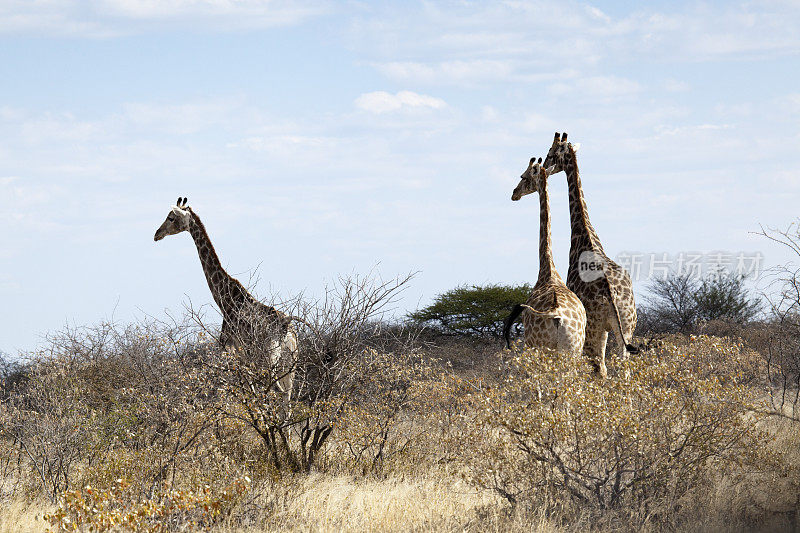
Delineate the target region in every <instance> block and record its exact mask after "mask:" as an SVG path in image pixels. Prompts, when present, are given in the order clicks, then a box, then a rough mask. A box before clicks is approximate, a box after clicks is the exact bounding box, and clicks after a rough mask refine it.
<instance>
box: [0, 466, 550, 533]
mask: <svg viewBox="0 0 800 533" xmlns="http://www.w3.org/2000/svg"><path fill="white" fill-rule="evenodd" d="M295 481H296V484H293V483H291V482H289V483H281V484H280V485H275V484H269V483H268V484H265V485H264V486H262V487H260V488H259V489H256V490H254V491H253V493H251V494H250V495H249V498H248V499H247V500H248V502H247V503H245V504H242V506H243V507H245V508H247V507H250V508H251V509H252V510H253V511H252V512H251V513H250V517H249V520H248V522H249V523H248V524H247V525H242V524H238V525H234V524H230V523H229V524H222V525H221V526H219V527H217V528H215V531H220V532H225V533H246V532H255V531H314V532H333V531H337V532H339V531H342V532H348V531H375V532H394V531H397V532H400V531H402V532H406V531H481V532H484V531H485V532H492V531H495V532H505V531H528V532H541V533H555V532H558V531H562V530H561V529H560V528H558V527H557V526H554V525H552V524H550V523H549V522H548V521H547V519H546V518H544V517H543V516H541V515H539V516H535V517H533V519H532V520H531V517H520V516H516V515H514V514H513V513H510V512H509V509H508V508H507V506H505V505H504V504H503V503H502V502H500V501H499V500H498V499H497V498H496V497H494V496H492V495H491V494H490V493H488V492H485V491H478V490H476V489H475V488H474V487H471V486H469V485H468V484H466V483H464V482H463V481H461V480H460V479H457V478H453V477H448V476H447V475H440V474H433V475H430V476H428V477H426V478H413V479H406V478H402V479H401V478H390V479H385V480H370V479H360V480H356V479H353V478H349V477H345V476H328V475H324V474H314V475H311V476H308V477H305V478H297V479H296V480H295ZM51 508H52V506H50V505H46V504H27V503H24V502H23V501H22V500H12V501H9V502H4V505H3V508H2V512H0V533H23V532H39V531H43V530H44V529H45V528H46V527H47V524H46V523H45V522H44V521H43V520H42V519H41V516H42V514H43V513H45V512H47V511H49V510H51ZM240 511H241V510H240ZM244 512H245V514H247V512H246V510H245V511H244Z"/></svg>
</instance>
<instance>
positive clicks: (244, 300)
mask: <svg viewBox="0 0 800 533" xmlns="http://www.w3.org/2000/svg"><path fill="white" fill-rule="evenodd" d="M187 202H188V199H187V198H178V203H177V205H175V206H173V207H172V209H170V212H169V213H168V214H167V218H166V220H164V223H163V224H161V227H159V228H158V230H156V234H155V236H154V237H153V240H154V241H160V240H161V239H163V238H164V237H166V236H168V235H176V234H178V233H181V232H183V231H188V232H189V234H190V235H191V236H192V239H193V240H194V244H195V246H196V247H197V254H198V255H199V256H200V264H201V265H202V267H203V273H204V274H205V276H206V281H207V282H208V288H209V289H211V295H212V296H213V297H214V301H215V302H216V304H217V306H219V309H220V311H221V313H222V330H221V332H220V336H219V344H220V345H221V346H222V347H223V348H224V349H226V350H235V349H238V348H241V347H243V346H244V345H247V344H254V345H255V346H258V347H263V346H267V350H268V351H269V356H270V359H271V361H272V366H273V368H275V369H276V372H277V373H278V376H276V378H277V379H276V384H275V388H276V389H277V390H278V391H280V392H281V393H283V394H285V395H286V397H287V401H288V400H291V392H292V385H293V382H294V368H293V367H294V357H295V352H296V351H297V335H296V333H295V332H294V328H292V326H291V317H289V316H287V315H286V314H284V313H282V312H281V311H279V310H277V309H275V308H274V307H271V306H268V305H265V304H263V303H261V302H259V301H258V300H257V299H256V298H255V297H254V296H253V295H251V294H250V293H249V292H247V289H245V288H244V286H243V285H242V284H241V283H240V282H239V281H238V280H237V279H235V278H233V277H232V276H231V275H230V274H228V273H227V272H226V271H225V269H224V268H222V263H221V262H220V260H219V257H218V256H217V253H216V251H215V250H214V246H213V245H212V244H211V239H210V238H209V236H208V233H207V232H206V228H205V226H204V225H203V222H202V221H201V220H200V217H199V216H197V213H195V212H194V211H193V210H192V208H191V207H190V206H187V205H186V204H187ZM255 343H257V344H255Z"/></svg>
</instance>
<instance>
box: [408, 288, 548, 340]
mask: <svg viewBox="0 0 800 533" xmlns="http://www.w3.org/2000/svg"><path fill="white" fill-rule="evenodd" d="M532 290H533V287H531V286H530V285H528V284H524V285H494V284H492V285H483V286H480V285H471V286H467V285H464V286H461V287H456V288H455V289H450V290H449V291H447V292H444V293H442V294H440V295H438V296H436V298H434V300H433V303H432V304H431V305H429V306H427V307H424V308H422V309H420V310H418V311H414V312H413V313H409V315H408V317H409V318H410V319H411V320H412V321H413V322H414V323H416V324H419V325H425V326H430V327H433V328H435V329H437V330H439V331H441V332H442V333H446V334H450V335H473V336H477V337H500V336H502V334H503V325H504V321H505V319H506V318H507V317H508V313H509V312H510V311H511V309H512V308H513V307H514V306H515V305H516V304H519V303H522V302H525V301H527V299H528V296H530V294H531V291H532Z"/></svg>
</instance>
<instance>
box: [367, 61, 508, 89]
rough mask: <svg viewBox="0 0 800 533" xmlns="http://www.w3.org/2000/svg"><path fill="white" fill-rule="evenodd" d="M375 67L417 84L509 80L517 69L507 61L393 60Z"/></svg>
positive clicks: (396, 78) (393, 77)
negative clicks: (432, 61) (425, 61)
mask: <svg viewBox="0 0 800 533" xmlns="http://www.w3.org/2000/svg"><path fill="white" fill-rule="evenodd" d="M375 67H376V68H377V69H378V70H379V71H380V72H381V73H383V74H384V75H385V76H386V77H388V78H391V79H394V80H399V81H405V82H414V83H444V84H462V83H470V82H476V81H485V80H497V79H501V78H506V77H508V76H509V75H510V74H511V73H512V72H513V71H514V67H513V65H512V62H511V61H506V60H466V61H460V60H459V61H443V62H439V63H424V62H415V61H390V62H387V63H378V64H376V65H375Z"/></svg>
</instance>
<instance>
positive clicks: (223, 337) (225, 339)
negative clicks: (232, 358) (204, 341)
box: [219, 318, 235, 351]
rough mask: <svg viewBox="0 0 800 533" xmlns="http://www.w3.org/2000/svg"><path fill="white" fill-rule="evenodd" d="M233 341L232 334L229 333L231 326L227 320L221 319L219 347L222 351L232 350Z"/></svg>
mask: <svg viewBox="0 0 800 533" xmlns="http://www.w3.org/2000/svg"><path fill="white" fill-rule="evenodd" d="M234 344H235V343H234V340H233V332H232V331H231V325H230V324H229V323H228V321H227V320H225V319H224V318H223V319H222V329H221V330H220V332H219V345H220V346H221V347H222V348H223V349H224V350H228V351H230V350H232V349H233V348H234V347H235V346H234Z"/></svg>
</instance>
